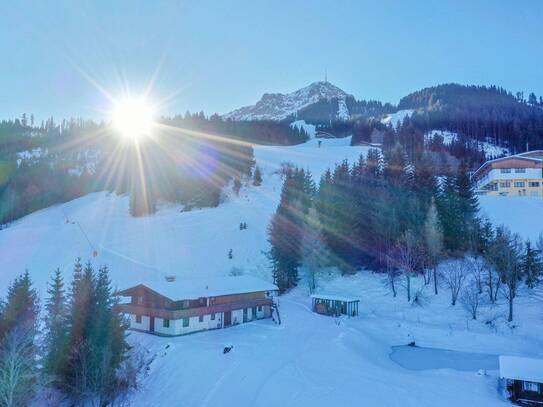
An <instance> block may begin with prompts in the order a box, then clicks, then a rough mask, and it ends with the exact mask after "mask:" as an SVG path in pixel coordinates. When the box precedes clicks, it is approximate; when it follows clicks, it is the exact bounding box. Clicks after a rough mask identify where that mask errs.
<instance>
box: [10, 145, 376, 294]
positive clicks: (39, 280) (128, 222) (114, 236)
mask: <svg viewBox="0 0 543 407" xmlns="http://www.w3.org/2000/svg"><path fill="white" fill-rule="evenodd" d="M366 151H367V148H365V147H350V137H348V138H344V139H330V140H328V139H326V140H322V146H321V148H318V145H317V140H315V139H312V140H309V141H308V142H307V143H305V144H302V145H298V146H291V147H276V146H266V147H255V156H256V160H257V164H258V166H259V167H260V168H261V170H262V172H263V184H262V186H260V187H258V188H257V187H252V186H250V187H247V186H246V187H243V188H242V190H241V193H240V196H239V197H236V196H235V195H234V196H229V197H228V198H227V200H226V202H224V203H223V204H221V205H220V206H219V207H217V208H206V209H202V210H194V211H191V212H183V213H181V212H180V209H181V208H180V207H178V206H174V205H167V206H163V207H161V208H160V210H159V211H158V213H157V214H156V215H154V216H149V217H144V218H133V217H131V216H129V214H128V197H126V196H116V195H115V194H108V193H105V192H101V193H94V194H90V195H87V196H84V197H82V198H79V199H76V200H74V201H71V202H68V203H65V204H62V205H57V206H54V207H51V208H48V209H44V210H41V211H38V212H35V213H33V214H31V215H29V216H26V217H25V218H22V219H20V220H19V221H17V222H14V223H13V224H12V226H10V227H9V228H7V229H5V230H1V231H0V259H1V263H2V281H3V282H8V281H10V280H12V279H13V278H14V277H15V276H16V275H18V274H20V273H22V272H24V270H25V269H28V270H29V271H30V272H31V274H32V277H33V279H34V280H35V282H36V284H37V286H38V287H39V288H40V289H41V290H42V292H44V291H43V289H44V288H45V284H46V281H47V279H48V277H49V275H50V274H51V273H52V272H53V270H54V269H55V268H57V267H60V268H61V270H62V271H63V272H64V274H65V276H66V277H69V275H70V273H71V268H72V266H73V263H74V260H75V259H76V257H78V256H80V257H81V258H82V259H83V261H86V260H91V261H92V262H93V263H95V264H96V265H100V264H108V265H109V267H110V269H111V273H112V279H113V282H114V283H115V284H117V285H118V286H119V287H122V286H125V285H127V284H131V283H133V282H134V281H137V280H141V279H145V280H148V279H152V278H158V279H161V278H163V277H164V276H165V275H170V274H175V275H177V276H179V277H183V276H188V277H197V276H223V275H228V274H229V273H230V271H231V270H232V269H233V268H237V269H239V270H242V271H244V272H245V273H247V274H254V275H257V276H261V277H263V278H265V279H268V280H269V279H270V270H269V261H268V259H267V257H266V255H265V252H266V251H267V250H268V249H269V247H268V243H267V240H266V229H267V227H268V224H269V221H270V219H271V216H272V214H273V213H274V212H275V209H276V206H277V204H278V202H279V195H280V192H281V186H282V180H281V176H280V174H279V169H280V167H281V165H282V164H283V163H287V162H288V163H293V164H295V165H298V166H301V167H304V168H306V169H309V170H310V171H311V172H312V173H313V175H314V177H315V180H316V181H318V178H319V177H320V175H321V174H322V173H323V172H324V171H325V170H326V169H327V168H328V167H329V166H333V165H334V163H339V162H341V161H342V160H343V159H349V160H351V161H353V160H355V159H357V158H358V156H359V155H360V154H361V153H364V152H366ZM231 195H233V194H231ZM240 222H246V223H247V226H248V228H247V229H246V230H242V231H240V230H239V223H240ZM230 249H232V252H233V259H231V260H229V259H228V251H229V250H230ZM94 250H96V251H97V252H98V256H97V257H96V258H94V257H92V252H93V251H94ZM239 270H238V271H239ZM5 288H6V284H4V285H3V286H2V287H1V288H0V296H2V295H3V294H4V292H3V291H4V290H5Z"/></svg>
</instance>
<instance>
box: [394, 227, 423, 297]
mask: <svg viewBox="0 0 543 407" xmlns="http://www.w3.org/2000/svg"><path fill="white" fill-rule="evenodd" d="M391 259H392V265H393V266H395V267H397V268H398V269H400V270H401V271H402V272H403V274H404V276H405V282H406V292H407V301H409V302H411V277H412V276H413V274H415V272H416V271H417V269H418V267H419V265H420V249H419V247H418V246H417V242H416V239H415V236H414V235H413V233H412V232H411V231H410V230H408V231H407V232H405V234H404V236H403V237H402V239H401V240H400V241H398V242H397V243H396V245H395V246H394V247H393V249H392V251H391Z"/></svg>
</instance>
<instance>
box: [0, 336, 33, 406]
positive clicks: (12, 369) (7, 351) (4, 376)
mask: <svg viewBox="0 0 543 407" xmlns="http://www.w3.org/2000/svg"><path fill="white" fill-rule="evenodd" d="M33 341H34V335H33V333H31V332H30V331H29V330H22V329H15V330H13V331H12V332H10V333H9V334H8V335H7V336H6V337H5V338H4V339H3V341H2V347H1V349H0V405H2V406H6V407H14V406H24V405H27V403H28V402H29V401H30V400H31V399H32V397H33V395H34V393H33V391H32V389H33V386H34V383H35V382H36V380H37V377H38V373H37V369H36V361H35V358H34V356H35V355H34V344H33Z"/></svg>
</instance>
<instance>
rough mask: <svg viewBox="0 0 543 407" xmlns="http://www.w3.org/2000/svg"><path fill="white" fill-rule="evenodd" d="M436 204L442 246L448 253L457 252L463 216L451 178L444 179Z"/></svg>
mask: <svg viewBox="0 0 543 407" xmlns="http://www.w3.org/2000/svg"><path fill="white" fill-rule="evenodd" d="M436 204H437V208H438V213H439V222H440V224H441V230H442V231H443V241H444V246H445V248H446V249H448V250H449V251H452V252H454V251H457V250H458V249H460V246H461V242H462V240H463V236H462V226H463V219H464V215H463V213H462V209H461V204H460V202H459V197H458V193H457V189H456V182H455V179H454V178H453V177H451V176H447V177H445V180H444V182H443V186H442V188H441V191H440V193H439V195H438V200H437V202H436Z"/></svg>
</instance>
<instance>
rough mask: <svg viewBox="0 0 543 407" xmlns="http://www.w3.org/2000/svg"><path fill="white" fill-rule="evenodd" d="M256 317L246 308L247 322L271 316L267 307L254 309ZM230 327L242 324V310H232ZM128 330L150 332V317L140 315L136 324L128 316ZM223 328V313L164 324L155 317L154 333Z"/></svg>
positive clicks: (179, 332) (135, 318) (132, 317)
mask: <svg viewBox="0 0 543 407" xmlns="http://www.w3.org/2000/svg"><path fill="white" fill-rule="evenodd" d="M255 308H256V315H253V308H246V310H247V321H246V322H250V321H254V320H255V319H262V318H266V317H268V316H270V315H271V309H270V306H269V305H262V306H258V307H255ZM231 313H232V317H231V325H238V324H242V323H244V321H243V309H238V310H232V311H231ZM129 316H130V328H131V329H136V330H140V331H150V317H148V316H145V315H142V316H141V322H139V323H138V322H137V317H136V315H135V314H129ZM223 327H224V313H223V312H220V313H215V314H206V315H203V316H201V317H199V316H192V317H189V318H183V319H171V320H167V322H166V323H165V322H164V319H163V318H158V317H155V322H154V332H155V333H156V334H159V335H167V336H176V335H186V334H190V333H193V332H199V331H206V330H210V329H218V328H223Z"/></svg>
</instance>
